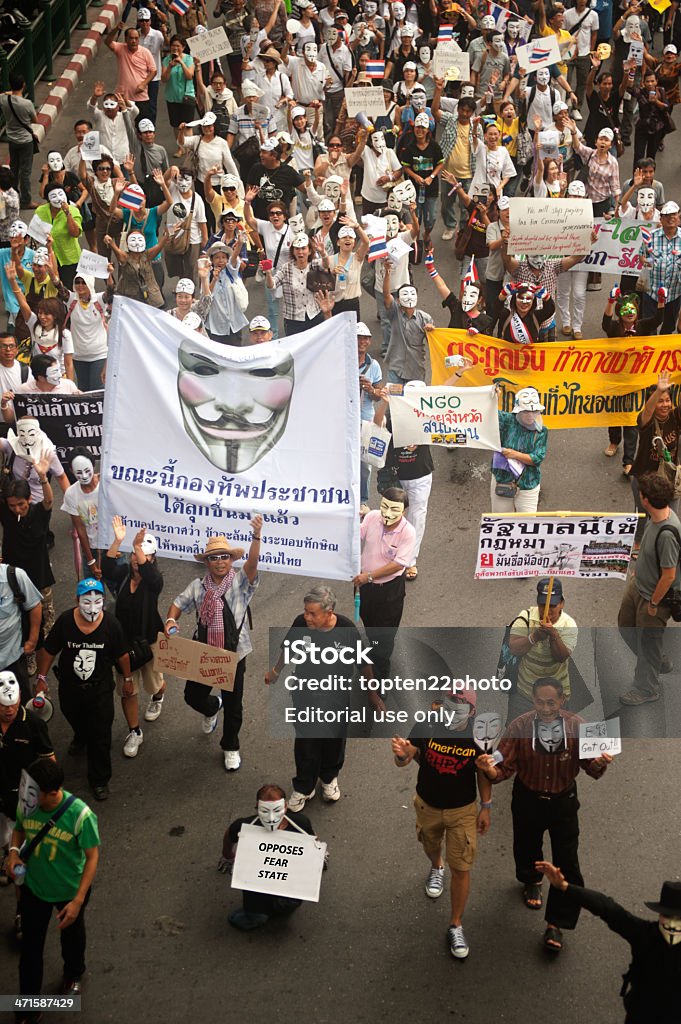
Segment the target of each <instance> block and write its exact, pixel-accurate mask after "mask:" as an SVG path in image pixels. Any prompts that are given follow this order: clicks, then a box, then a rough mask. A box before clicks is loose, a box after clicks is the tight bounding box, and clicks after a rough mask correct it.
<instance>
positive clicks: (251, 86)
mask: <svg viewBox="0 0 681 1024" xmlns="http://www.w3.org/2000/svg"><path fill="white" fill-rule="evenodd" d="M241 95H242V96H243V97H244V98H246V96H255V97H256V98H259V97H260V96H262V89H261V88H260V86H259V85H256V84H255V82H244V84H243V85H242V86H241Z"/></svg>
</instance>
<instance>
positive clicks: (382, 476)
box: [376, 465, 400, 494]
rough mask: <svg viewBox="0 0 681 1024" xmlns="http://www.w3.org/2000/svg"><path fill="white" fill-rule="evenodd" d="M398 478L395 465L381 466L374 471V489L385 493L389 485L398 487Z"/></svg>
mask: <svg viewBox="0 0 681 1024" xmlns="http://www.w3.org/2000/svg"><path fill="white" fill-rule="evenodd" d="M399 486H400V478H399V474H398V472H397V466H393V465H390V466H383V467H382V468H381V469H379V470H378V472H377V473H376V490H377V491H378V493H379V494H385V492H386V491H387V490H388V488H389V487H399Z"/></svg>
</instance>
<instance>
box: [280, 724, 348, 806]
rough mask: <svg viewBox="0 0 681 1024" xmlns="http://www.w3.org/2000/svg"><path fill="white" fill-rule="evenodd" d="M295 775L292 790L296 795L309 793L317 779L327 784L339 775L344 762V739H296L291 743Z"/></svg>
mask: <svg viewBox="0 0 681 1024" xmlns="http://www.w3.org/2000/svg"><path fill="white" fill-rule="evenodd" d="M293 756H294V758H295V761H296V774H295V776H294V778H293V788H294V789H295V790H297V792H298V793H305V794H307V793H311V792H312V791H313V789H314V788H315V786H316V785H317V779H321V781H322V782H325V783H329V782H331V781H332V779H335V778H336V776H337V775H338V774H339V772H340V770H341V768H342V767H343V764H344V762H345V737H344V736H343V737H342V738H340V739H297V740H295V741H294V743H293Z"/></svg>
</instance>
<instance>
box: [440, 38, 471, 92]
mask: <svg viewBox="0 0 681 1024" xmlns="http://www.w3.org/2000/svg"><path fill="white" fill-rule="evenodd" d="M453 68H456V70H457V71H458V72H459V79H460V80H461V81H462V82H468V81H470V77H471V61H470V57H469V55H468V54H467V53H464V52H463V51H462V50H461V47H460V46H459V45H458V44H457V43H455V42H453V41H452V42H448V43H438V45H437V47H436V49H435V53H434V54H433V75H434V76H435V77H436V78H446V77H447V76H448V74H449V72H450V71H451V70H452V69H453Z"/></svg>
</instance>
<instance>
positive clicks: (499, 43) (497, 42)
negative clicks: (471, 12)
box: [492, 33, 504, 50]
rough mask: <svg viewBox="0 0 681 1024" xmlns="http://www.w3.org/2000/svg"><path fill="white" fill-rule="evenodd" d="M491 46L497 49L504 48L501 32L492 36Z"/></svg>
mask: <svg viewBox="0 0 681 1024" xmlns="http://www.w3.org/2000/svg"><path fill="white" fill-rule="evenodd" d="M492 46H493V47H494V48H495V49H497V50H503V49H504V37H503V36H502V35H501V33H498V34H496V35H493V36H492Z"/></svg>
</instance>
